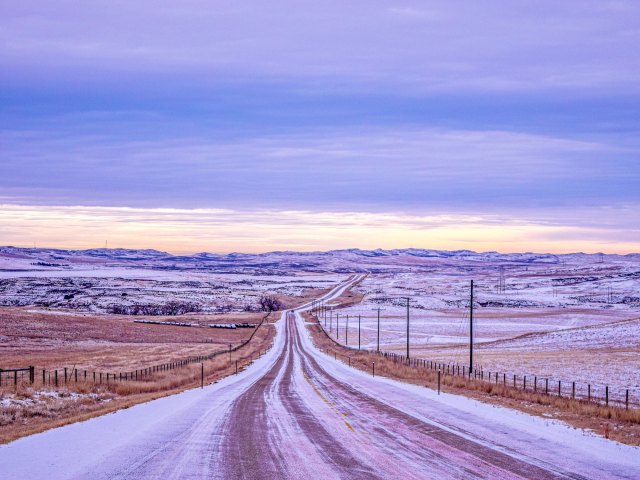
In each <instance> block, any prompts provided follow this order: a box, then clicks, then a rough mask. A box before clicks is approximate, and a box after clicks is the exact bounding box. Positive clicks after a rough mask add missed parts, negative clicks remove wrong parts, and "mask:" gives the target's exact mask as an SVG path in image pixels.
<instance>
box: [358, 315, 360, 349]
mask: <svg viewBox="0 0 640 480" xmlns="http://www.w3.org/2000/svg"><path fill="white" fill-rule="evenodd" d="M358 350H360V315H358Z"/></svg>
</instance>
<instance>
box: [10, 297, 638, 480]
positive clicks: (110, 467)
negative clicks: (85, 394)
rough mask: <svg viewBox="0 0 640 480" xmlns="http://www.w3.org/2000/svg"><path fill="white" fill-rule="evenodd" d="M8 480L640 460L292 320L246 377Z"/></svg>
mask: <svg viewBox="0 0 640 480" xmlns="http://www.w3.org/2000/svg"><path fill="white" fill-rule="evenodd" d="M344 288H345V287H344V286H343V287H342V288H341V289H339V291H335V292H333V293H332V294H330V295H329V296H330V297H333V296H336V295H338V294H339V293H340V291H342V290H343V289H344ZM0 478H2V479H5V478H7V479H20V478H25V479H26V478H29V479H38V478H43V479H44V478H47V479H57V478H91V479H115V478H134V479H177V478H180V479H187V478H188V479H191V478H193V479H200V478H238V479H239V478H247V479H274V478H306V479H316V478H331V479H334V478H348V479H351V478H352V479H365V478H366V479H376V478H409V479H411V478H416V479H417V478H443V479H446V478H456V479H460V478H492V479H500V478H505V479H506V478H535V479H556V478H558V479H559V478H573V479H579V478H598V479H606V478H630V479H631V478H634V479H638V478H640V450H639V449H637V448H632V447H625V446H621V445H618V444H615V443H613V442H609V441H606V440H603V439H600V438H596V437H593V436H587V435H585V434H583V433H582V432H580V431H577V430H574V429H571V428H568V427H566V426H563V425H561V424H557V423H551V422H549V421H547V420H543V419H539V418H534V417H530V416H527V415H524V414H519V413H516V412H513V411H510V410H507V409H502V408H497V407H491V406H487V405H482V404H479V403H477V402H473V401H470V400H467V399H465V398H462V397H456V396H451V395H441V396H437V395H436V394H435V393H434V392H432V391H431V390H428V389H425V388H423V387H418V386H412V385H404V384H401V383H398V382H394V381H391V380H388V379H382V378H378V377H376V378H372V377H371V376H369V375H367V374H366V373H364V372H360V371H357V370H353V369H349V368H348V367H347V366H345V365H343V364H341V363H339V362H335V361H334V360H333V359H331V358H329V357H327V356H326V355H324V354H322V353H320V352H318V351H317V350H316V349H315V348H314V347H313V346H312V344H311V341H310V339H309V337H308V334H307V332H306V327H305V326H304V322H303V319H302V318H301V316H300V315H299V313H298V312H287V313H285V314H284V315H283V318H282V320H281V321H280V322H278V334H277V336H276V340H275V344H274V348H273V349H272V350H271V351H270V352H269V354H267V355H266V356H265V357H263V358H262V359H260V360H259V361H257V362H256V363H255V364H254V365H253V366H252V367H251V368H249V369H247V370H246V371H244V372H242V373H240V374H239V375H238V376H234V377H229V378H227V379H224V380H222V381H220V382H219V383H217V384H215V385H212V386H209V387H206V388H205V389H202V390H200V389H196V390H192V391H189V392H185V393H182V394H179V395H174V396H172V397H168V398H164V399H160V400H157V401H154V402H150V403H147V404H144V405H139V406H136V407H133V408H131V409H128V410H123V411H120V412H117V413H115V414H111V415H106V416H103V417H100V418H96V419H92V420H90V421H87V422H83V423H79V424H74V425H70V426H67V427H63V428H59V429H56V430H52V431H49V432H45V433H43V434H40V435H34V436H32V437H29V438H26V439H22V440H18V441H16V442H13V443H12V444H10V445H8V446H4V447H0Z"/></svg>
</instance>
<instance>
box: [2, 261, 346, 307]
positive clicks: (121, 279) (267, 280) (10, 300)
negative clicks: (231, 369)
mask: <svg viewBox="0 0 640 480" xmlns="http://www.w3.org/2000/svg"><path fill="white" fill-rule="evenodd" d="M228 270H230V272H231V273H229V272H228V271H227V269H225V268H224V267H220V268H218V269H202V268H198V266H197V264H195V265H192V268H186V267H185V268H171V266H169V267H167V266H166V265H165V264H164V263H162V262H160V261H158V262H156V261H154V260H144V261H133V260H128V259H120V258H109V259H105V258H102V257H99V258H97V259H96V258H93V257H90V256H74V257H65V256H62V254H60V253H59V254H57V255H52V254H44V253H42V252H36V253H31V254H28V255H27V254H23V253H17V252H15V251H13V250H12V251H9V252H8V251H7V250H6V249H5V250H4V251H3V249H2V248H0V305H2V306H27V305H35V306H39V307H50V308H55V309H70V310H76V311H86V312H97V313H121V310H122V309H123V308H124V309H126V308H132V307H133V306H135V305H142V306H145V305H151V306H153V305H156V306H158V305H169V306H172V305H173V306H174V307H175V310H176V312H177V313H189V312H203V313H220V312H234V311H235V312H238V311H252V310H258V308H259V305H258V304H259V300H260V298H261V297H262V296H264V295H269V296H275V297H277V298H279V299H280V300H282V301H283V302H284V304H285V305H286V304H287V299H292V298H293V297H301V296H303V295H304V293H305V291H307V290H308V289H327V288H330V287H331V286H333V285H335V283H336V282H338V281H340V280H341V279H342V278H344V277H345V275H341V274H332V273H325V274H321V273H316V272H308V273H305V272H291V273H289V274H285V273H283V272H275V273H273V274H266V273H256V272H254V274H249V273H233V272H234V271H235V270H234V269H228ZM261 271H262V270H261ZM119 309H120V310H119Z"/></svg>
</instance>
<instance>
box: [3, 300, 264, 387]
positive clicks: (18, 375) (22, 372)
mask: <svg viewBox="0 0 640 480" xmlns="http://www.w3.org/2000/svg"><path fill="white" fill-rule="evenodd" d="M270 315H271V312H269V313H268V314H267V315H265V316H264V317H263V318H262V320H260V323H258V325H257V326H256V328H255V330H254V331H253V332H251V335H250V336H249V338H248V339H246V340H244V341H243V342H241V343H239V344H237V345H235V346H233V345H229V348H227V349H224V350H218V351H216V352H213V353H210V354H208V355H195V356H191V357H187V358H183V359H180V360H176V361H172V362H167V363H162V364H157V365H151V366H149V367H144V368H138V369H134V370H130V371H126V372H117V373H112V372H99V371H93V370H79V369H77V368H75V367H74V368H67V367H64V368H56V369H48V370H47V369H44V368H36V367H33V366H29V367H26V368H9V369H6V368H5V369H0V387H2V386H14V387H17V386H18V385H34V384H38V383H39V384H41V385H42V386H55V387H59V386H62V385H69V384H72V383H76V384H77V383H79V382H92V383H94V384H97V385H110V384H113V383H116V382H118V383H121V382H134V381H147V380H149V379H152V377H153V375H154V374H156V373H160V372H168V371H172V370H175V369H178V368H184V367H187V366H189V365H193V364H196V363H202V362H205V361H207V360H213V359H214V358H216V357H218V356H220V355H231V353H232V352H235V351H237V350H239V349H241V348H242V347H244V346H245V345H247V344H248V343H249V342H250V341H251V340H252V339H253V337H254V336H255V334H256V333H257V332H258V329H259V328H260V327H261V326H262V324H263V323H264V322H265V321H266V320H267V319H268V318H269V316H270ZM237 369H238V364H237V362H236V372H237Z"/></svg>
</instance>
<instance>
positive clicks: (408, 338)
mask: <svg viewBox="0 0 640 480" xmlns="http://www.w3.org/2000/svg"><path fill="white" fill-rule="evenodd" d="M404 298H406V299H407V360H408V359H409V300H410V298H409V297H404Z"/></svg>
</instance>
